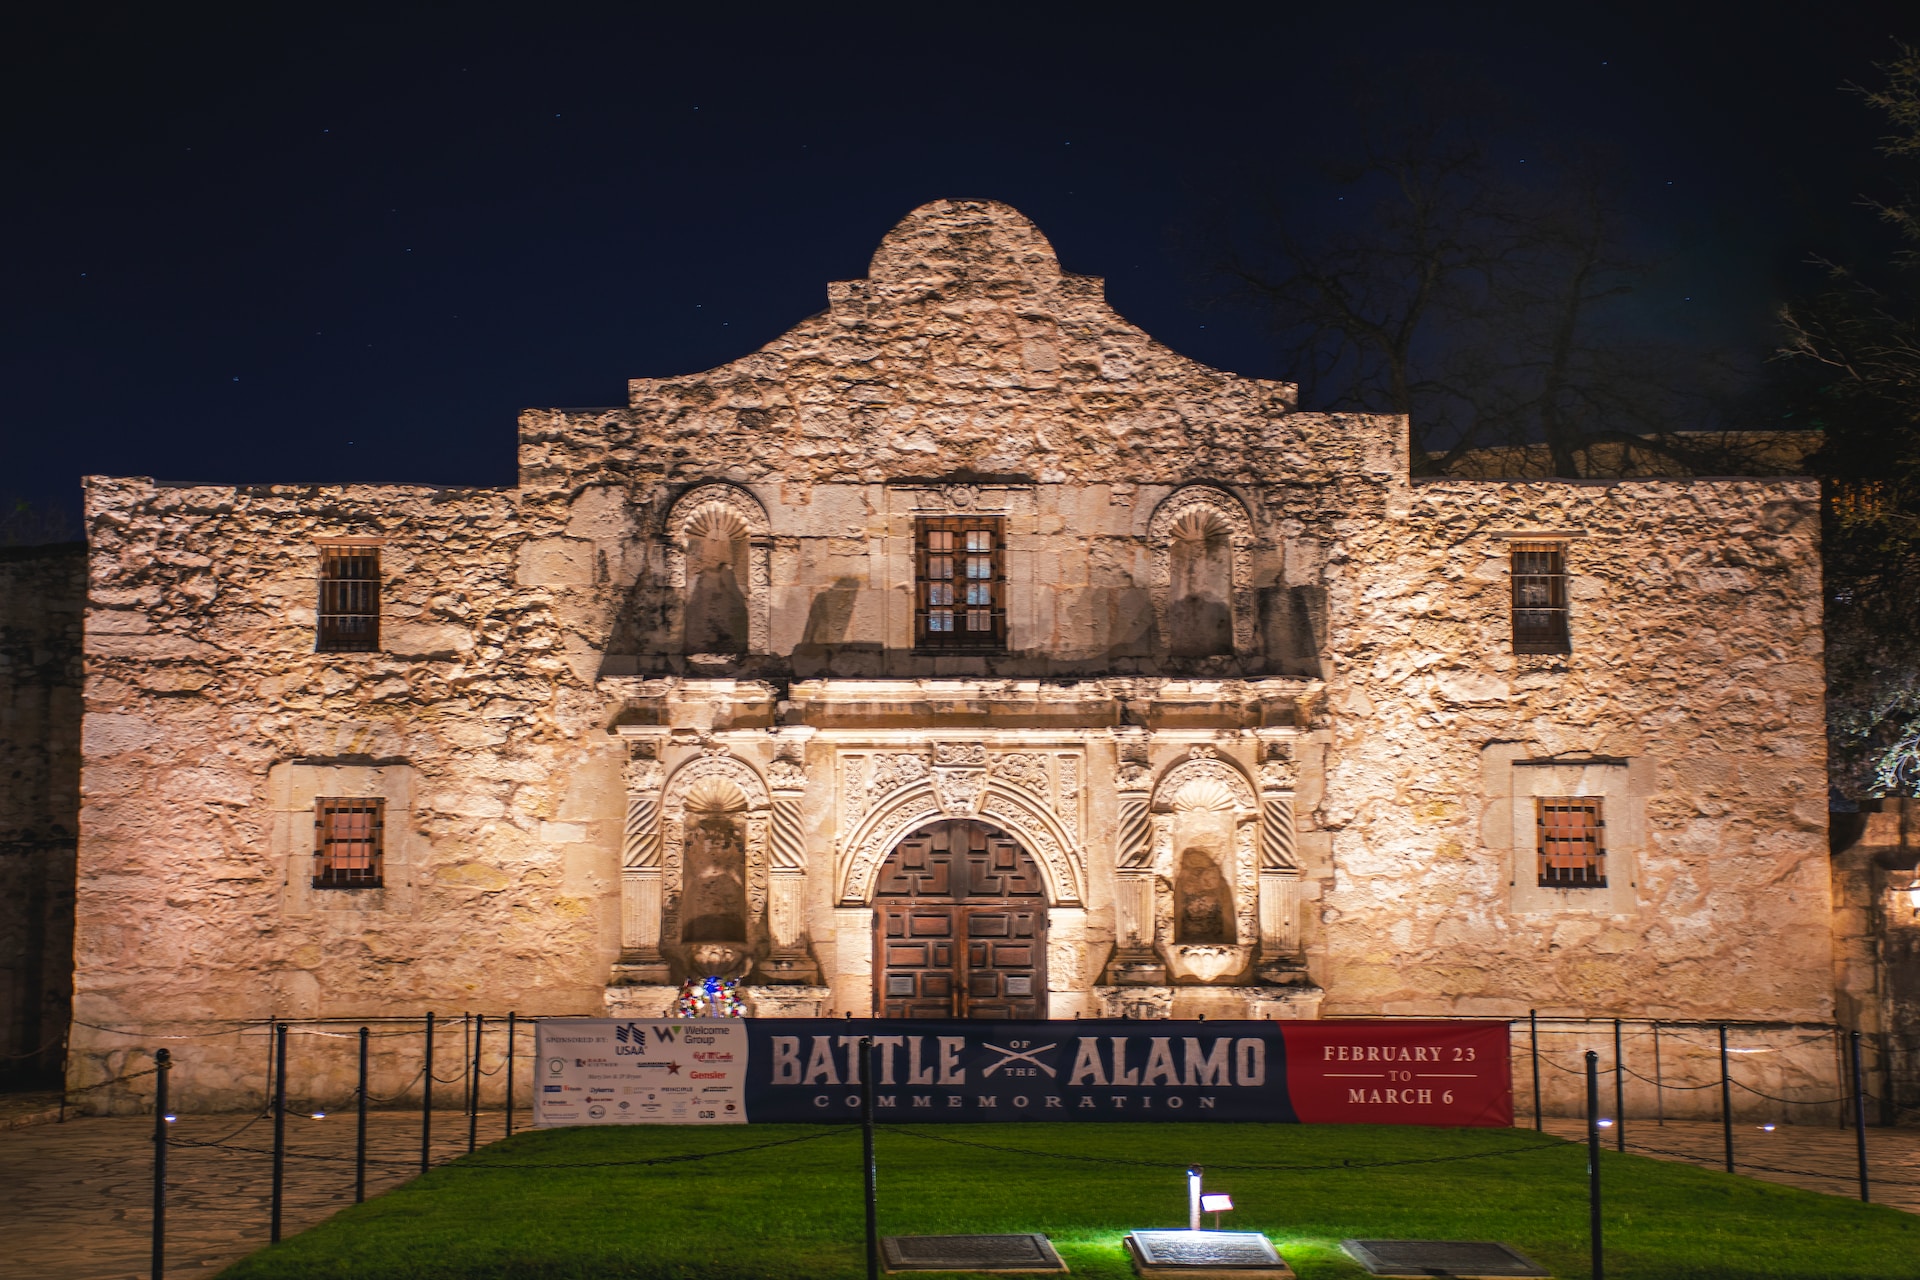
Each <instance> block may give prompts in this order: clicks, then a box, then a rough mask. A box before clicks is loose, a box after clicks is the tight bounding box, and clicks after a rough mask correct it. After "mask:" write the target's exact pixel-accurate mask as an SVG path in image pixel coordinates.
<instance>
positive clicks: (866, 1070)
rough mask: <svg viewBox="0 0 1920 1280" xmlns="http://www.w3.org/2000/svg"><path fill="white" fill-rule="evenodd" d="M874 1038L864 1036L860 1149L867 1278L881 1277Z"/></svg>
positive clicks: (877, 1278)
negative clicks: (863, 1179) (876, 1167)
mask: <svg viewBox="0 0 1920 1280" xmlns="http://www.w3.org/2000/svg"><path fill="white" fill-rule="evenodd" d="M873 1077H874V1052H873V1037H872V1036H862V1037H860V1151H861V1160H862V1163H863V1165H864V1176H865V1179H866V1195H867V1280H880V1214H879V1204H878V1198H879V1185H878V1184H879V1176H878V1170H876V1169H875V1168H874V1163H873Z"/></svg>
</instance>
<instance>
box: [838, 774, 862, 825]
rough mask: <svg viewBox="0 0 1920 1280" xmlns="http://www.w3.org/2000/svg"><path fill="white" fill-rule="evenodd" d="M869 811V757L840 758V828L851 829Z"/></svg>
mask: <svg viewBox="0 0 1920 1280" xmlns="http://www.w3.org/2000/svg"><path fill="white" fill-rule="evenodd" d="M866 812H867V758H866V757H865V756H842V757H841V759H840V829H841V830H842V831H851V830H852V829H853V826H854V824H855V823H857V822H859V821H860V819H861V817H863V816H864V815H865V814H866Z"/></svg>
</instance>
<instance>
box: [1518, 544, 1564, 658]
mask: <svg viewBox="0 0 1920 1280" xmlns="http://www.w3.org/2000/svg"><path fill="white" fill-rule="evenodd" d="M1512 568H1513V651H1514V652H1515V653H1569V652H1571V651H1572V648H1573V645H1572V643H1571V641H1570V639H1569V638H1568V633H1567V562H1566V553H1565V552H1564V551H1563V550H1562V549H1561V548H1560V547H1558V546H1554V545H1550V544H1544V543H1527V542H1522V543H1518V544H1516V545H1515V546H1514V548H1513V565H1512Z"/></svg>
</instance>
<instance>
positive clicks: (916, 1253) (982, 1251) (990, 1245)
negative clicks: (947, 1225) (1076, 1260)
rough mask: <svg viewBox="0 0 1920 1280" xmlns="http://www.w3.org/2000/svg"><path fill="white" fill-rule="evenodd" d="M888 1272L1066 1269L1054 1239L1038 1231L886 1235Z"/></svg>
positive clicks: (884, 1257)
mask: <svg viewBox="0 0 1920 1280" xmlns="http://www.w3.org/2000/svg"><path fill="white" fill-rule="evenodd" d="M880 1264H881V1266H883V1267H885V1268H886V1269H887V1271H889V1272H894V1271H1065V1270H1066V1269H1067V1264H1066V1263H1064V1262H1062V1261H1060V1255H1059V1254H1057V1253H1055V1252H1054V1250H1053V1242H1052V1241H1051V1240H1049V1239H1047V1238H1046V1237H1045V1236H1043V1235H1041V1234H1039V1233H1038V1232H1035V1233H1033V1234H1031V1235H1016V1236H883V1237H881V1240H880Z"/></svg>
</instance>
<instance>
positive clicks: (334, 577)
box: [313, 543, 380, 653]
mask: <svg viewBox="0 0 1920 1280" xmlns="http://www.w3.org/2000/svg"><path fill="white" fill-rule="evenodd" d="M313 647H314V651H315V652H317V653H370V652H373V651H375V650H377V649H379V647H380V548H379V547H377V546H366V545H343V544H332V543H328V544H323V545H322V546H321V548H320V600H319V609H318V610H317V611H316V625H315V628H314V644H313Z"/></svg>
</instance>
